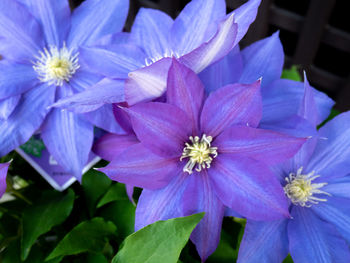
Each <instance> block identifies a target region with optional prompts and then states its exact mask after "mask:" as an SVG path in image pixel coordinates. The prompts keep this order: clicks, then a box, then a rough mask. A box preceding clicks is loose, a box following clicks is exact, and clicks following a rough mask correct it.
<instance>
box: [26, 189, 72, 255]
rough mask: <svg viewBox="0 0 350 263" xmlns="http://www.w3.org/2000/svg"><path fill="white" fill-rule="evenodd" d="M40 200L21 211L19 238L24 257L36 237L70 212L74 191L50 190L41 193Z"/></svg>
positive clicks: (59, 221) (59, 222) (58, 222)
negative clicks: (21, 230) (20, 232)
mask: <svg viewBox="0 0 350 263" xmlns="http://www.w3.org/2000/svg"><path fill="white" fill-rule="evenodd" d="M40 200H41V201H40V202H36V203H35V204H34V205H32V206H30V207H28V208H27V209H26V210H25V211H24V213H23V221H22V229H23V235H22V240H21V258H22V260H24V259H26V258H27V256H28V254H29V252H30V248H31V247H32V245H33V244H34V242H35V241H36V240H37V238H38V237H39V236H40V235H42V234H44V233H46V232H48V231H50V230H51V228H52V227H53V226H56V225H58V224H61V223H62V222H63V221H64V220H65V219H66V218H67V217H68V216H69V214H70V213H71V211H72V209H73V203H74V192H73V191H72V190H69V191H68V192H67V194H65V195H63V194H62V193H59V192H56V191H50V192H47V193H45V194H43V196H42V198H41V199H40Z"/></svg>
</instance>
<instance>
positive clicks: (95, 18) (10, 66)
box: [0, 0, 128, 179]
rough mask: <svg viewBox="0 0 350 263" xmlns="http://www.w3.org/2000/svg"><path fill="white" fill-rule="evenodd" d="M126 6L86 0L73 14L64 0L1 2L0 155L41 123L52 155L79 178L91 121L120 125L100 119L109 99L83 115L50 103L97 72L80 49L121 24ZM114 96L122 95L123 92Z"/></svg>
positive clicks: (107, 113)
mask: <svg viewBox="0 0 350 263" xmlns="http://www.w3.org/2000/svg"><path fill="white" fill-rule="evenodd" d="M127 13H128V1H127V0H115V1H110V0H100V1H96V0H86V1H85V2H84V3H82V4H81V5H80V6H79V7H78V8H77V9H75V10H74V12H73V13H72V14H71V11H70V8H69V3H68V1H67V0H59V1H58V0H2V1H0V41H1V45H0V53H1V54H2V56H3V57H4V58H5V59H6V60H3V61H1V62H0V72H1V75H0V112H1V114H0V118H1V119H0V133H1V138H0V145H1V146H0V156H2V155H5V154H7V153H8V152H9V151H11V150H13V149H15V148H17V147H18V146H19V145H21V144H23V143H25V142H26V141H27V140H28V139H29V138H30V137H31V136H32V135H33V133H34V132H35V131H36V130H38V129H39V128H40V130H41V134H42V138H43V140H44V143H45V145H46V147H47V148H48V150H49V152H50V153H51V154H52V156H53V157H54V159H55V160H56V161H57V162H58V163H59V164H60V165H61V166H62V167H64V168H66V169H67V172H70V173H72V174H73V175H74V176H75V177H77V178H78V179H80V178H81V172H82V169H83V167H84V165H85V164H86V162H87V160H88V155H89V152H90V150H91V146H92V141H93V125H96V126H98V127H101V128H103V129H106V130H108V131H110V132H120V131H121V129H120V127H119V126H118V125H116V124H114V123H111V122H110V121H106V120H109V119H111V118H113V113H112V110H111V105H107V106H104V107H101V108H100V109H99V110H97V111H94V112H91V113H89V114H85V115H77V114H74V113H72V112H68V111H62V110H60V109H49V108H48V107H49V106H50V105H51V104H53V103H54V102H55V101H57V100H59V99H62V98H65V97H67V96H71V95H73V94H74V93H77V92H81V91H83V90H86V89H88V88H89V87H90V86H92V85H93V84H95V83H97V82H98V81H100V80H101V79H102V76H101V75H100V74H97V73H91V72H90V71H88V70H87V69H86V68H84V66H83V65H81V63H80V54H79V52H78V48H79V47H80V46H82V45H92V44H94V43H95V42H96V41H97V40H98V39H100V38H101V37H104V36H106V35H108V34H112V33H116V32H119V31H120V30H122V28H123V26H124V22H125V19H126V16H127ZM110 39H112V37H110ZM91 55H92V54H91ZM120 85H123V82H121V84H120ZM114 95H115V96H118V97H119V99H120V101H123V100H124V94H123V93H122V92H121V93H118V94H117V95H116V94H114Z"/></svg>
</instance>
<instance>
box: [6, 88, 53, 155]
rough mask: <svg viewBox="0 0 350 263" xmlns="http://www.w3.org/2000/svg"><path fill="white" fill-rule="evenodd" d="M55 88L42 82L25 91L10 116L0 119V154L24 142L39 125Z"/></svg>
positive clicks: (51, 99) (51, 100)
mask: <svg viewBox="0 0 350 263" xmlns="http://www.w3.org/2000/svg"><path fill="white" fill-rule="evenodd" d="M55 90H56V88H55V87H50V86H47V85H46V84H43V85H40V86H38V87H36V88H34V89H31V90H30V91H27V92H26V93H24V94H23V95H22V96H21V100H20V101H19V103H18V105H17V107H16V109H15V110H14V111H13V112H12V114H11V115H10V117H9V118H8V119H7V120H5V121H3V120H0V134H1V136H0V156H4V155H6V154H7V153H8V152H10V151H12V150H14V149H15V148H17V147H18V146H20V145H21V144H23V143H25V142H26V141H27V140H29V138H30V137H31V136H32V135H33V133H34V132H35V131H36V130H37V129H38V128H39V127H40V125H41V123H42V122H43V120H44V118H45V116H46V114H47V113H48V109H47V107H48V106H49V105H50V104H51V103H52V102H53V100H54V96H55Z"/></svg>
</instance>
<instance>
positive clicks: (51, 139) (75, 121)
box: [42, 85, 93, 180]
mask: <svg viewBox="0 0 350 263" xmlns="http://www.w3.org/2000/svg"><path fill="white" fill-rule="evenodd" d="M72 93H73V91H72V90H71V88H70V87H69V86H68V85H65V86H62V87H60V88H59V89H58V90H57V95H58V98H62V97H65V96H69V95H71V94H72ZM42 138H43V140H44V143H45V145H46V147H47V148H48V150H49V152H50V154H51V155H52V156H53V157H54V159H55V160H56V161H57V162H58V163H59V164H60V165H61V166H62V167H63V168H64V169H66V171H67V172H70V173H72V174H73V175H74V176H75V177H76V178H77V179H78V180H81V175H82V171H83V168H84V166H85V165H86V163H87V161H88V156H89V153H90V151H91V147H92V141H93V126H92V124H90V123H89V122H88V121H86V120H84V119H83V118H82V117H80V116H78V115H77V114H74V113H72V112H70V111H67V110H61V109H52V110H51V112H50V114H49V115H48V116H47V118H46V120H45V122H44V124H43V127H42Z"/></svg>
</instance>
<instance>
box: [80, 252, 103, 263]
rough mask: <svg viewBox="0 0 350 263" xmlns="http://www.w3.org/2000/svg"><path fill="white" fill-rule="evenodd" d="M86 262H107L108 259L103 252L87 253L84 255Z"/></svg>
mask: <svg viewBox="0 0 350 263" xmlns="http://www.w3.org/2000/svg"><path fill="white" fill-rule="evenodd" d="M85 262H86V263H108V260H107V259H106V257H105V256H104V255H103V254H92V253H89V254H87V256H86V261H85Z"/></svg>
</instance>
